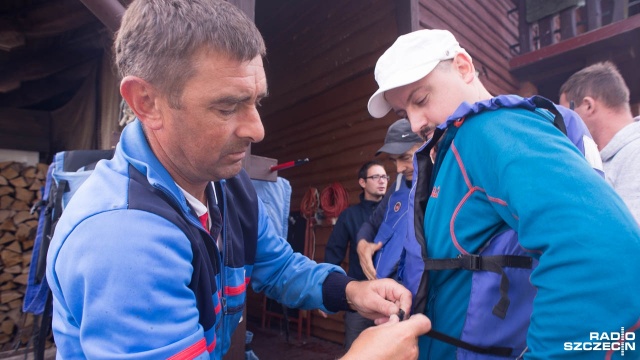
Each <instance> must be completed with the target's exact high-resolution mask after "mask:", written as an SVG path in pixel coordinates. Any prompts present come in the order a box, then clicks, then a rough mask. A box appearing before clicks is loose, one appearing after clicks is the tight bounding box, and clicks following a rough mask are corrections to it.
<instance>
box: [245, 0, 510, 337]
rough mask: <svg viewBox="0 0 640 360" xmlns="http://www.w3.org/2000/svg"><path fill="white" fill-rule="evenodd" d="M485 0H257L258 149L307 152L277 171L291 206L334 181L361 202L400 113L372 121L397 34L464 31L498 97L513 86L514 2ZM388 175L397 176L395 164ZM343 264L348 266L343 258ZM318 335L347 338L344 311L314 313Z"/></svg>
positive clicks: (319, 250)
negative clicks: (381, 71)
mask: <svg viewBox="0 0 640 360" xmlns="http://www.w3.org/2000/svg"><path fill="white" fill-rule="evenodd" d="M479 4H480V1H479V0H475V1H465V2H463V1H460V0H455V1H449V0H439V1H426V0H422V1H421V2H418V0H358V1H343V0H326V1H311V0H269V1H266V0H258V1H256V9H255V11H256V12H255V14H256V17H255V19H256V24H257V25H258V28H259V29H260V31H261V32H262V34H263V36H264V38H265V40H266V43H267V57H266V59H265V68H266V72H267V80H268V84H269V97H268V98H267V99H265V100H264V101H263V107H262V109H261V115H262V119H263V122H264V126H265V131H266V137H265V140H264V141H263V142H262V143H259V144H255V145H254V146H253V147H252V153H253V154H255V155H259V156H266V157H271V158H276V159H277V160H278V162H280V163H281V162H286V161H290V160H296V159H302V158H309V159H310V162H309V163H308V164H305V165H302V166H300V167H296V168H291V169H287V170H283V171H280V173H279V174H278V175H279V176H282V177H285V178H286V179H288V180H289V181H290V182H291V185H292V188H293V195H292V199H291V209H292V210H294V211H295V210H298V209H299V208H300V202H301V200H302V197H303V195H304V194H305V192H306V191H307V190H308V188H309V187H315V188H317V189H318V191H321V190H322V189H323V188H325V187H326V186H328V185H330V184H331V183H333V182H334V181H337V182H340V183H341V184H342V185H343V186H344V187H345V188H346V189H347V190H348V191H349V194H350V203H351V204H355V203H356V202H357V201H358V194H359V193H360V188H359V186H358V184H357V179H356V177H357V170H358V169H359V167H360V166H361V165H362V164H363V163H364V162H366V161H368V160H370V159H372V158H373V155H374V153H375V151H376V150H377V149H378V148H379V147H380V146H381V145H382V143H383V139H384V135H385V133H386V129H387V127H388V126H389V125H390V124H391V123H393V122H394V121H395V120H397V118H396V117H395V115H393V114H389V115H387V116H386V117H384V118H382V119H373V118H371V116H370V115H369V113H368V112H367V109H366V105H367V101H368V99H369V97H370V96H371V95H372V94H373V93H374V92H375V90H376V89H377V85H376V83H375V80H374V76H373V69H374V67H375V63H376V61H377V59H378V58H379V56H380V55H381V54H382V53H383V52H384V51H385V50H386V49H387V48H388V47H389V46H390V45H391V44H392V43H393V42H394V41H395V39H396V38H397V36H398V35H399V34H401V33H405V32H408V31H411V29H417V28H420V27H423V28H445V29H450V30H452V31H453V33H454V34H455V35H456V36H457V37H458V39H459V41H460V42H461V44H462V46H463V47H465V48H466V49H467V50H468V51H469V53H470V54H471V56H472V57H473V58H474V61H475V63H476V66H477V68H478V69H479V70H480V71H481V72H482V74H483V75H482V76H483V81H484V82H485V84H486V85H487V87H488V89H489V90H490V91H491V92H494V93H496V94H497V93H506V92H509V93H511V92H514V91H516V90H517V89H518V87H519V85H518V82H517V81H516V80H515V79H514V78H512V77H511V76H510V75H509V72H508V64H507V61H508V58H509V57H510V53H509V44H512V43H515V42H516V37H517V32H516V26H517V25H516V23H517V19H511V18H507V11H508V10H509V4H510V0H498V1H497V2H496V4H493V3H492V6H491V7H492V10H491V11H490V10H489V9H483V8H482V6H480V5H479ZM386 168H387V172H388V173H389V174H390V175H394V174H395V169H394V168H393V166H392V164H387V166H386ZM331 230H332V228H331V226H326V225H323V226H322V227H318V228H316V252H315V254H316V256H315V260H316V261H322V259H323V257H324V248H325V245H326V242H327V239H328V237H329V234H330V233H331ZM343 265H347V264H343ZM248 314H249V316H252V317H254V318H255V317H259V316H260V315H261V298H260V297H259V296H257V295H255V294H254V295H250V296H249V303H248ZM312 334H313V335H315V336H318V337H321V338H325V339H328V340H332V341H336V342H342V340H343V338H344V335H343V323H342V314H338V315H333V316H331V317H330V318H329V319H323V318H321V317H320V316H319V315H318V314H317V313H315V312H314V316H313V321H312Z"/></svg>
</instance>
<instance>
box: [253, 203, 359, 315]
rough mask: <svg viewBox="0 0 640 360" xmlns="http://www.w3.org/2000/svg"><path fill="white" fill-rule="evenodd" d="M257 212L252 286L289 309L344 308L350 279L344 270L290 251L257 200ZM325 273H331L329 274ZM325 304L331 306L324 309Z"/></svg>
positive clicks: (287, 244)
mask: <svg viewBox="0 0 640 360" xmlns="http://www.w3.org/2000/svg"><path fill="white" fill-rule="evenodd" d="M258 211H259V216H258V218H259V220H258V247H257V251H256V261H255V264H254V267H253V273H252V276H251V284H252V286H253V289H254V290H255V291H257V292H261V291H264V293H265V294H266V295H267V296H268V297H270V298H272V299H275V300H277V301H278V302H280V303H282V304H284V305H286V306H288V307H290V308H300V309H321V310H323V311H330V312H333V311H337V310H341V309H344V308H345V306H346V298H345V296H344V289H345V288H346V284H347V283H348V282H349V281H350V278H348V277H347V276H346V275H344V271H343V270H342V269H341V268H340V267H338V266H335V265H331V264H318V263H316V262H315V261H313V260H310V259H309V258H308V257H306V256H304V255H302V254H300V253H296V252H294V251H293V249H291V246H290V245H289V243H287V242H286V241H285V240H284V239H283V238H281V237H280V236H278V235H277V234H276V232H275V231H274V229H273V226H272V225H271V223H270V221H269V219H268V218H267V216H266V215H265V214H266V213H265V211H264V205H263V204H262V202H261V201H260V203H259V210H258ZM329 274H334V275H332V276H330V277H329V276H328V275H329ZM325 281H326V282H327V284H325ZM323 288H324V289H323ZM323 291H324V293H323ZM328 304H333V305H330V306H328V307H329V308H327V305H328Z"/></svg>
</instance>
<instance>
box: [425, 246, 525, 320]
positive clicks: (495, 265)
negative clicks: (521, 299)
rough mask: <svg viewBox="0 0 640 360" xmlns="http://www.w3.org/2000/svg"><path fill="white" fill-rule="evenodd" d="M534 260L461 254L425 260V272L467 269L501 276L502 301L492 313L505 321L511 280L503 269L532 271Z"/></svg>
mask: <svg viewBox="0 0 640 360" xmlns="http://www.w3.org/2000/svg"><path fill="white" fill-rule="evenodd" d="M532 266H533V259H532V258H530V257H528V256H518V255H492V256H480V255H475V254H460V255H459V256H458V257H456V258H452V259H425V260H424V268H425V270H451V269H465V270H471V271H491V272H493V273H496V274H498V275H500V300H498V303H497V304H496V305H495V306H494V307H493V311H492V313H493V314H494V315H495V316H497V317H499V318H501V319H504V318H505V317H506V316H507V310H508V309H509V304H510V303H511V301H510V300H509V278H508V277H507V275H506V274H505V273H504V270H503V269H502V268H503V267H514V268H522V269H531V268H532Z"/></svg>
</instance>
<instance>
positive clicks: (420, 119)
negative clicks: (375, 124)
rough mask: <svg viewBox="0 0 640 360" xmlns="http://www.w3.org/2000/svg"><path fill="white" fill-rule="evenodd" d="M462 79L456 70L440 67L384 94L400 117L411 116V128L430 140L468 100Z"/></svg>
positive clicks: (408, 117)
mask: <svg viewBox="0 0 640 360" xmlns="http://www.w3.org/2000/svg"><path fill="white" fill-rule="evenodd" d="M443 65H444V66H448V65H447V64H443ZM458 78H459V76H458V74H457V73H456V72H455V71H452V70H450V69H447V70H445V69H443V68H442V67H441V66H438V67H437V68H436V69H434V70H433V71H432V72H431V73H429V75H427V76H425V77H423V78H422V79H420V80H418V81H416V82H414V83H411V84H409V85H405V86H401V87H399V88H395V89H391V90H389V91H387V92H386V93H385V95H384V97H385V99H386V100H387V102H388V103H389V104H390V105H391V107H392V108H393V111H395V113H396V114H397V115H398V117H404V118H407V119H409V122H410V123H411V130H412V131H413V132H415V133H416V134H418V135H420V136H421V137H422V138H423V139H425V140H427V139H429V138H431V136H432V135H433V131H434V130H435V128H436V126H437V125H440V124H442V123H443V122H445V121H446V120H447V118H448V117H449V116H450V115H451V114H452V113H453V112H454V111H455V110H456V109H457V108H458V106H460V104H461V103H462V102H463V100H464V97H463V94H464V90H465V88H463V87H462V86H463V85H464V82H462V80H461V79H458Z"/></svg>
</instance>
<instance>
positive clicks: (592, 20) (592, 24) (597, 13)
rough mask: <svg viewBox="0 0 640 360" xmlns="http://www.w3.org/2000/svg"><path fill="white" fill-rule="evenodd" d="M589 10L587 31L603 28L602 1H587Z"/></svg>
mask: <svg viewBox="0 0 640 360" xmlns="http://www.w3.org/2000/svg"><path fill="white" fill-rule="evenodd" d="M585 7H586V8H587V31H591V30H595V29H599V28H600V27H602V5H601V3H600V0H586V2H585Z"/></svg>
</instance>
